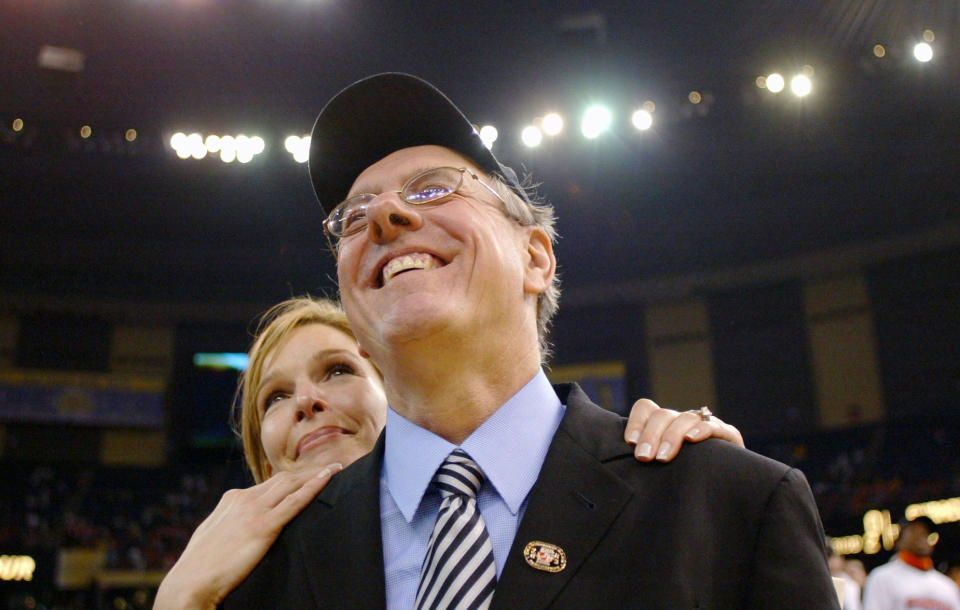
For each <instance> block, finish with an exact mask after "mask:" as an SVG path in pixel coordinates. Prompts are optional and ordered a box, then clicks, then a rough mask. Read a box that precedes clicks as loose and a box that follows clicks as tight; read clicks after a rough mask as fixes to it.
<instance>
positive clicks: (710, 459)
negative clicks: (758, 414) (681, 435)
mask: <svg viewBox="0 0 960 610" xmlns="http://www.w3.org/2000/svg"><path fill="white" fill-rule="evenodd" d="M555 387H556V390H557V394H558V395H559V396H560V398H561V400H562V401H563V402H564V404H566V405H567V412H566V414H565V416H564V421H563V423H562V424H561V427H560V431H561V432H563V433H564V434H567V435H569V436H570V437H571V438H572V439H573V441H574V442H575V443H576V444H577V445H579V446H580V447H581V448H583V450H584V451H586V452H588V453H590V454H592V455H594V456H595V457H596V458H597V459H599V460H600V461H601V462H604V463H607V464H608V465H609V466H610V467H611V468H614V469H616V470H618V471H622V472H624V473H625V474H629V473H633V474H634V475H637V476H643V475H644V474H645V473H649V472H653V471H656V470H658V469H662V470H668V471H670V472H671V473H672V474H670V475H668V476H677V475H678V474H680V473H681V472H689V473H690V474H691V475H693V476H697V477H706V476H709V477H712V478H714V479H717V478H720V479H723V480H728V481H731V482H734V481H737V480H741V481H745V482H746V481H757V480H758V479H768V480H770V481H777V480H779V479H781V478H783V477H784V476H787V475H788V473H792V476H798V477H801V478H802V476H803V475H802V474H800V473H799V471H796V470H793V469H791V468H790V467H789V466H787V465H786V464H783V463H781V462H778V461H776V460H773V459H770V458H768V457H765V456H762V455H760V454H758V453H755V452H753V451H750V450H747V449H744V448H742V447H738V446H736V445H734V444H732V443H729V442H726V441H722V440H717V439H708V440H705V441H702V442H699V443H685V444H684V446H683V448H682V449H681V451H680V453H679V454H678V455H677V457H676V458H674V460H673V461H671V462H668V463H666V464H663V463H660V462H648V463H641V462H638V461H637V460H636V459H635V457H634V455H633V447H632V446H631V445H628V444H627V443H626V442H625V441H624V438H623V431H624V427H625V425H626V418H624V417H622V416H620V415H618V414H616V413H613V412H611V411H608V410H606V409H604V408H602V407H599V406H597V405H596V404H594V403H593V402H591V401H590V399H589V398H588V397H587V395H586V394H585V393H584V392H583V391H582V390H581V389H580V388H579V387H578V386H577V385H576V384H562V385H558V386H555Z"/></svg>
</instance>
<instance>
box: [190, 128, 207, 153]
mask: <svg viewBox="0 0 960 610" xmlns="http://www.w3.org/2000/svg"><path fill="white" fill-rule="evenodd" d="M187 150H188V151H189V152H190V156H191V157H193V158H194V159H203V158H204V157H206V156H207V147H206V146H204V145H203V136H201V135H200V134H199V133H191V134H190V135H188V136H187Z"/></svg>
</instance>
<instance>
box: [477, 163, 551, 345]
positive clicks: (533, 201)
mask: <svg viewBox="0 0 960 610" xmlns="http://www.w3.org/2000/svg"><path fill="white" fill-rule="evenodd" d="M490 182H491V183H492V186H493V189H494V190H495V191H497V194H498V195H500V198H501V199H503V202H504V204H505V205H506V212H507V215H508V216H509V217H510V218H513V219H514V220H516V221H517V222H519V223H520V224H521V225H523V226H536V227H539V228H540V229H543V231H544V232H545V233H546V234H547V237H549V238H550V243H551V244H554V245H556V243H557V229H556V224H557V217H556V214H554V211H553V206H552V205H550V204H549V203H547V202H546V201H544V200H543V199H541V198H540V197H539V196H537V195H536V194H534V192H533V191H534V188H535V187H536V185H535V184H533V183H532V182H531V181H530V178H529V176H527V177H525V178H524V179H523V182H522V183H521V184H520V186H521V188H523V190H524V192H525V193H526V194H527V197H528V198H529V200H530V201H529V202H528V201H526V200H524V199H523V198H522V197H520V195H518V194H517V192H516V191H515V190H513V189H512V188H510V186H508V183H507V182H506V181H505V180H504V178H503V177H502V176H500V175H497V174H493V175H492V180H491V181H490ZM559 306H560V275H559V273H554V275H553V281H552V282H551V284H550V287H549V288H547V290H546V291H545V292H543V293H541V294H540V296H539V298H538V299H537V337H538V339H539V341H540V360H541V362H543V363H546V362H547V361H548V360H549V359H550V355H551V352H552V350H551V345H550V323H551V321H552V320H553V316H554V315H555V314H556V313H557V308H558V307H559Z"/></svg>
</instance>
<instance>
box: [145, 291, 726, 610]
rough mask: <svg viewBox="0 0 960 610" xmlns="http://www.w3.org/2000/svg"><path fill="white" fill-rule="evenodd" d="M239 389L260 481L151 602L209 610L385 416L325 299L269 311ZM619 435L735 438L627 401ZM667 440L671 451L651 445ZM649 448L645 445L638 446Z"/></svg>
mask: <svg viewBox="0 0 960 610" xmlns="http://www.w3.org/2000/svg"><path fill="white" fill-rule="evenodd" d="M249 357H250V358H249V366H248V368H247V371H246V372H245V373H244V374H243V375H242V377H241V381H240V387H239V388H238V393H239V397H240V409H239V414H238V419H239V422H238V424H239V425H238V427H239V430H240V436H241V438H242V440H243V449H244V457H245V459H246V462H247V466H248V467H249V469H250V472H251V473H252V475H253V478H254V481H255V482H256V483H257V484H256V485H254V486H253V487H251V488H249V489H243V490H236V489H235V490H230V491H228V492H226V493H225V494H224V495H223V498H222V499H221V501H220V503H219V504H218V505H217V507H216V508H215V509H214V511H213V512H212V513H211V515H210V516H209V517H207V519H206V520H205V521H204V522H203V523H202V524H201V525H200V527H198V528H197V530H196V532H195V533H194V534H193V537H192V538H191V539H190V542H189V544H188V545H187V548H186V550H184V552H183V553H182V555H181V556H180V558H179V560H178V561H177V563H176V564H175V565H174V566H173V568H172V569H171V570H170V572H169V573H168V575H167V577H166V578H164V580H163V582H162V583H161V585H160V588H159V590H158V592H157V597H156V600H155V604H154V608H155V609H156V610H167V609H169V610H173V609H178V610H189V609H201V608H213V607H216V605H217V604H219V603H220V602H221V601H222V600H223V598H224V596H225V595H226V594H227V593H228V592H229V591H231V590H232V589H233V588H234V587H236V585H237V584H238V583H239V582H240V581H242V580H243V579H244V578H245V577H246V575H247V574H248V573H249V572H250V570H252V569H253V567H254V566H255V565H256V564H257V562H258V561H260V559H261V558H262V557H263V555H264V554H265V553H266V551H267V549H268V548H269V547H270V545H271V544H272V543H273V540H274V539H275V538H276V536H277V535H278V534H279V532H280V530H282V529H283V527H284V526H285V525H286V524H287V523H288V522H289V521H290V520H291V519H293V518H294V517H295V516H296V515H297V514H298V513H299V512H300V511H301V510H302V509H303V508H304V506H306V505H307V504H308V503H309V502H310V501H311V500H312V499H313V498H314V496H316V494H317V493H318V492H319V491H320V490H321V489H322V488H323V487H324V485H326V483H327V482H328V481H329V480H330V477H331V476H333V475H334V474H335V473H336V472H338V471H339V470H340V469H341V468H342V467H345V466H348V465H349V464H350V463H352V462H353V461H355V460H356V459H357V458H359V457H360V456H362V455H364V454H365V453H367V452H369V451H370V449H371V448H372V447H373V445H374V443H375V442H376V440H377V437H378V436H379V435H380V432H381V429H382V428H383V423H384V418H385V416H386V397H385V396H384V392H383V381H382V378H381V376H380V372H379V371H378V370H377V368H376V366H374V364H373V363H372V362H371V361H370V360H369V359H368V358H365V357H364V356H362V355H361V353H360V351H359V348H358V347H357V342H356V339H355V337H354V335H353V331H352V330H351V329H350V325H349V324H348V323H347V318H346V316H345V315H344V313H343V311H342V310H341V309H340V307H339V306H338V305H337V304H336V303H334V302H332V301H329V300H326V299H314V298H309V297H300V298H293V299H289V300H287V301H284V302H282V303H279V304H278V305H276V306H274V307H273V308H271V309H270V310H269V311H267V312H266V313H265V314H264V315H263V317H262V319H261V321H260V324H259V325H258V331H257V333H256V337H255V339H254V341H253V346H252V347H251V349H250V352H249ZM625 435H626V436H628V437H630V438H631V439H632V442H633V444H644V443H646V444H647V445H648V446H649V447H651V451H650V453H651V455H650V456H644V457H643V458H640V457H638V459H644V460H649V459H650V457H652V456H653V455H655V454H654V453H653V452H656V453H657V454H659V455H658V456H657V459H658V460H660V461H669V460H671V459H673V457H674V456H675V455H676V452H677V451H679V448H680V445H681V444H682V443H683V442H684V441H685V440H687V441H693V442H697V441H700V440H703V439H705V438H708V437H710V436H711V435H712V436H715V437H718V438H722V439H725V440H729V441H731V442H733V443H734V444H738V445H740V446H742V445H743V439H742V437H741V436H740V433H739V431H737V429H736V428H734V427H733V426H729V425H727V424H725V423H724V422H723V421H722V420H720V419H719V418H717V417H711V418H710V421H707V422H705V421H703V420H702V419H701V418H700V416H699V415H698V414H694V413H678V412H676V411H672V410H669V409H661V408H660V407H658V406H657V405H656V404H655V403H654V402H652V401H650V400H646V399H643V400H640V401H637V403H636V404H635V405H634V407H633V410H632V412H631V417H630V420H629V424H628V427H627V431H626V432H625ZM668 443H670V444H671V445H672V447H673V449H672V450H671V449H668V451H666V452H662V453H661V452H660V449H661V448H662V447H663V446H664V445H666V444H668ZM645 453H646V452H645Z"/></svg>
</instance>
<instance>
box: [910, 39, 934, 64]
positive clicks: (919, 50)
mask: <svg viewBox="0 0 960 610" xmlns="http://www.w3.org/2000/svg"><path fill="white" fill-rule="evenodd" d="M913 56H914V57H916V58H917V61H919V62H921V63H927V62H928V61H930V60H931V59H933V47H931V46H930V44H929V43H926V42H918V43H917V44H916V46H915V47H913Z"/></svg>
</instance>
